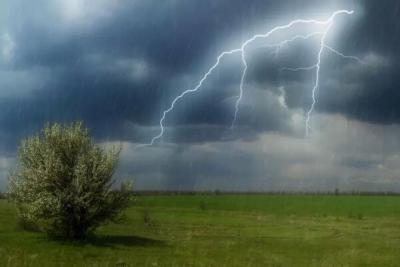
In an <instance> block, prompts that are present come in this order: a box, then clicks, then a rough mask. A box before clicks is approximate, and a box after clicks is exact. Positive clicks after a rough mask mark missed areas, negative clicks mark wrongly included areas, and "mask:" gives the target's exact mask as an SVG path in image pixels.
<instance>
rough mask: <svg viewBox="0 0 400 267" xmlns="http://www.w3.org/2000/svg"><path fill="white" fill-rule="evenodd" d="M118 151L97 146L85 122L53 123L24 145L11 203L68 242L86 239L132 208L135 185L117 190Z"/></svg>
mask: <svg viewBox="0 0 400 267" xmlns="http://www.w3.org/2000/svg"><path fill="white" fill-rule="evenodd" d="M119 151H120V150H119V149H118V150H116V149H115V148H113V149H111V150H106V149H104V148H103V147H101V146H99V145H96V144H95V143H94V141H93V139H92V138H91V137H90V135H89V133H88V130H87V128H85V127H84V126H83V124H82V123H80V122H79V123H73V124H70V125H60V124H53V125H47V126H46V127H44V129H43V130H42V131H41V132H40V133H39V134H37V135H36V136H33V137H31V138H28V139H26V140H24V141H22V144H21V146H20V148H19V151H18V162H17V166H16V169H15V171H13V172H12V174H11V175H10V177H9V182H10V198H11V200H12V201H13V202H14V203H16V205H17V207H18V214H19V216H20V219H21V220H22V221H24V222H25V224H26V222H28V223H29V224H34V225H37V226H38V227H39V229H40V230H44V231H45V232H47V233H49V234H51V235H55V236H59V237H64V238H73V239H79V238H84V237H85V236H87V235H88V234H89V233H91V232H93V231H94V230H95V229H96V227H98V226H99V225H101V224H102V223H105V222H107V221H110V220H115V219H117V218H118V217H119V215H120V214H121V211H122V210H123V209H124V208H126V207H127V205H128V202H129V196H130V192H131V188H132V187H131V185H130V184H122V186H121V189H120V190H119V191H116V190H113V188H112V185H113V181H114V180H113V178H112V176H113V174H114V171H115V169H116V166H117V163H118V158H119Z"/></svg>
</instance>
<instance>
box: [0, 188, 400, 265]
mask: <svg viewBox="0 0 400 267" xmlns="http://www.w3.org/2000/svg"><path fill="white" fill-rule="evenodd" d="M399 250H400V197H396V196H290V195H289V196H279V195H221V196H216V195H214V196H212V195H208V196H207V195H206V196H201V195H199V196H141V197H136V198H135V200H133V201H132V206H131V207H130V208H129V209H128V210H127V212H126V218H125V220H124V221H123V222H122V223H121V224H109V225H107V226H104V227H102V228H100V229H99V231H98V232H97V237H96V238H91V239H90V240H88V241H85V242H61V241H56V240H50V239H48V238H46V236H45V235H44V234H41V233H34V232H26V231H23V230H21V229H20V228H19V227H18V225H17V220H16V216H15V210H14V208H13V207H12V206H11V205H10V204H8V203H7V201H5V200H2V201H0V266H399V262H400V253H399Z"/></svg>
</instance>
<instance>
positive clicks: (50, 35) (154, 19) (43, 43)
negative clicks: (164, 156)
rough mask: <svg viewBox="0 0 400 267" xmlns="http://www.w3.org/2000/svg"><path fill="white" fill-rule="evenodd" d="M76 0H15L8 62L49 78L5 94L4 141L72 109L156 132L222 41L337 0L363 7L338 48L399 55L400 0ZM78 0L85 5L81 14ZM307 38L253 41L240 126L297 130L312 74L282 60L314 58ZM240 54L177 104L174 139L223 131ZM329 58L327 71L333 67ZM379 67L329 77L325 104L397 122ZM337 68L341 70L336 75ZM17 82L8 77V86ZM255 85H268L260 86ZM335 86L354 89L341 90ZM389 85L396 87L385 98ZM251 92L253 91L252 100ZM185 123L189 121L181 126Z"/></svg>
mask: <svg viewBox="0 0 400 267" xmlns="http://www.w3.org/2000/svg"><path fill="white" fill-rule="evenodd" d="M73 2H74V1H72V2H69V3H68V1H61V0H60V1H55V2H51V3H50V2H48V1H44V0H43V1H39V2H36V3H35V4H32V3H31V4H29V3H27V2H25V1H16V2H14V3H13V4H10V6H11V7H10V9H9V16H8V19H7V20H6V22H5V24H4V25H5V27H4V28H5V30H4V31H6V32H7V34H9V36H10V37H11V38H12V41H13V42H14V43H15V49H14V57H13V58H12V60H10V61H9V62H8V63H7V64H5V65H4V64H3V65H4V68H5V69H7V70H10V69H11V71H15V72H17V71H25V72H32V73H33V70H34V69H37V68H42V69H45V70H46V72H47V73H46V74H44V73H38V72H36V73H35V79H38V80H40V79H42V83H40V82H38V85H37V86H35V88H32V89H30V90H28V92H26V91H24V90H23V89H21V96H20V97H18V94H17V95H13V96H5V97H2V98H1V99H0V102H1V115H0V123H1V132H2V135H4V136H6V137H7V136H9V138H10V142H7V143H8V144H13V143H15V140H18V139H19V138H20V137H22V136H24V135H26V134H28V133H30V132H33V131H35V130H37V129H38V128H39V127H40V125H42V124H43V123H44V122H46V121H48V120H50V121H60V120H61V121H70V120H76V119H83V120H85V121H86V122H87V123H88V124H89V126H90V127H91V128H92V129H93V131H94V132H95V134H96V135H97V136H98V137H100V138H108V139H111V140H135V141H141V142H143V141H145V134H143V130H140V127H142V126H147V127H148V128H149V129H148V133H153V132H154V131H155V129H154V127H156V126H157V123H158V119H159V116H160V114H161V112H162V110H163V109H165V108H166V107H168V105H169V103H170V102H171V100H172V99H173V97H174V96H175V95H177V94H178V93H179V92H181V91H182V90H183V89H185V88H191V87H193V86H194V85H195V83H196V82H197V81H198V80H199V78H200V77H201V74H202V73H203V72H204V70H206V69H207V68H208V67H209V66H210V62H213V60H215V56H216V55H218V53H219V52H221V51H222V50H224V49H226V48H232V47H230V46H233V47H235V46H237V45H239V43H240V42H241V41H242V40H244V39H246V38H248V37H249V36H251V34H254V33H255V32H259V31H261V30H262V31H265V30H266V29H270V28H271V26H270V25H277V24H279V23H287V21H288V20H289V19H293V18H299V17H304V16H307V15H310V16H311V15H314V14H319V13H321V12H322V13H323V14H329V12H330V11H331V10H334V9H335V8H338V7H342V8H346V7H348V8H355V7H360V13H361V14H360V18H359V19H358V20H357V23H356V24H355V23H354V24H352V27H349V29H348V30H347V31H342V32H341V34H343V36H344V37H345V38H346V40H348V41H347V42H344V43H343V42H337V43H338V44H339V47H338V48H340V49H341V51H345V52H348V53H353V54H356V55H365V54H366V53H375V54H377V55H378V56H382V57H390V58H396V57H398V55H397V54H398V50H396V49H397V48H396V46H395V45H394V44H395V43H396V42H397V41H398V40H397V39H396V38H398V36H399V34H396V33H398V30H399V28H398V26H395V27H389V26H390V25H391V23H394V19H395V18H396V14H398V5H396V4H394V6H393V7H392V5H393V3H389V2H386V3H383V4H379V8H378V6H377V4H376V3H375V2H373V1H368V2H365V3H364V2H362V3H360V2H351V3H349V2H348V1H328V2H325V3H324V4H323V6H321V4H320V1H279V2H276V1H253V2H252V3H251V4H248V3H244V2H243V1H233V2H232V1H217V2H215V1H202V2H188V1H163V2H161V3H160V2H159V1H121V2H118V3H117V4H110V3H108V2H107V1H99V2H98V3H97V4H94V3H92V4H90V3H89V2H88V3H86V9H88V10H89V11H90V12H89V11H87V12H86V10H84V11H82V10H80V9H79V8H81V9H82V8H83V7H82V6H78V7H77V10H75V9H72V10H69V9H68V8H67V7H68V5H72V4H71V3H73ZM75 2H76V1H75ZM78 2H79V1H78ZM228 2H229V3H228ZM65 3H67V4H65ZM65 5H67V6H65ZM102 5H103V7H102ZM99 6H100V7H99ZM97 9H99V10H100V11H96V10H97ZM103 9H105V10H103ZM107 10H108V11H109V12H108V13H107V12H106V11H107ZM375 10H378V12H375ZM386 11H387V12H386ZM63 12H64V13H65V12H67V15H65V14H64V13H63ZM68 12H69V13H68ZM74 12H75V13H78V15H79V12H83V13H82V14H80V15H79V16H77V15H76V14H74ZM85 12H86V13H85ZM70 13H71V14H70ZM383 15H384V16H383ZM65 16H66V17H65ZM68 16H71V17H68ZM74 16H75V17H74ZM319 16H320V15H319ZM377 21H379V23H376V22H377ZM265 25H267V26H268V27H267V28H266V26H265ZM354 25H356V26H354ZM393 25H397V24H396V23H394V24H393ZM382 32H387V33H388V34H382ZM396 36H397V37H396ZM300 46H301V45H298V46H295V48H294V49H292V50H291V49H285V51H284V52H283V53H282V54H281V55H280V56H279V57H277V58H275V59H274V56H273V55H271V52H272V51H270V50H265V51H264V50H262V49H261V50H255V51H250V52H249V61H251V64H250V66H249V74H248V77H247V79H246V90H247V91H246V93H245V94H246V95H245V98H246V97H247V99H248V100H247V102H246V101H244V103H243V106H242V110H241V112H240V114H239V126H240V127H245V128H246V129H248V131H249V132H254V133H257V132H264V131H278V132H285V133H291V132H293V129H291V127H290V125H289V124H290V118H291V115H292V114H291V112H290V109H292V108H300V109H303V110H306V109H307V108H308V107H309V105H310V98H309V95H310V94H309V93H310V89H311V85H312V84H311V83H312V80H311V79H312V78H313V74H312V73H302V74H298V75H295V76H293V74H290V73H282V72H281V71H279V68H280V67H282V65H294V66H295V65H296V64H297V65H298V64H305V65H307V64H308V63H309V60H308V61H307V58H311V59H313V57H312V56H310V55H311V53H310V52H311V51H309V48H310V46H309V43H308V44H303V46H302V47H303V48H301V47H300ZM307 47H308V50H307ZM299 51H300V52H299ZM388 51H391V52H388ZM263 58H266V59H267V60H264V61H263V60H262V59H263ZM314 58H315V57H314ZM393 61H395V60H393ZM336 63H338V64H337V65H336V66H338V65H339V66H343V65H344V64H347V63H346V62H336ZM240 64H241V62H240V59H239V58H238V57H236V58H235V57H233V58H232V59H227V63H225V64H223V66H221V70H218V73H216V74H215V75H214V76H213V77H211V79H210V81H208V83H207V84H206V85H205V87H204V89H203V90H204V91H203V92H202V94H197V95H192V96H189V97H188V99H187V102H186V103H180V104H179V105H178V106H177V109H176V112H174V113H173V114H171V116H170V117H168V119H167V123H168V124H169V125H171V126H173V125H177V126H179V127H180V128H179V127H178V128H176V129H175V130H174V129H171V137H170V138H172V139H170V140H173V139H174V138H175V140H176V141H177V140H178V139H181V140H187V141H189V140H191V141H192V142H194V141H196V139H198V140H199V141H207V140H208V139H207V137H209V140H218V139H221V138H222V139H223V138H224V135H225V134H226V128H227V127H229V126H230V123H231V120H232V111H233V104H234V101H235V96H237V94H238V81H239V79H240V67H241V65H240ZM331 65H332V66H331ZM235 66H240V67H239V68H236V67H235ZM328 66H329V67H328V70H327V71H323V73H325V72H328V73H329V69H332V68H334V67H335V65H334V64H328ZM383 70H384V71H385V75H381V74H382V73H381V70H376V71H375V73H373V75H371V73H370V72H362V71H361V72H360V71H359V70H357V69H355V70H352V71H353V72H351V73H350V74H348V75H352V77H351V78H347V80H351V81H353V80H355V79H357V80H359V81H360V82H359V84H358V85H357V89H354V90H357V92H355V93H354V94H349V93H348V92H347V91H349V89H348V88H346V86H347V85H343V86H341V87H340V85H341V84H339V85H332V86H330V87H329V85H326V84H324V83H321V88H320V102H319V103H320V104H319V105H318V106H317V109H318V110H319V111H323V112H334V113H342V114H344V115H346V116H351V117H354V118H357V119H362V120H366V121H374V122H378V123H382V122H396V121H397V118H399V116H398V112H399V111H398V110H399V109H398V108H396V107H395V103H396V100H397V99H398V96H397V94H396V92H395V90H394V89H395V88H396V85H397V84H398V82H397V80H396V79H397V77H396V75H395V68H392V67H390V68H388V69H382V71H383ZM49 73H50V74H49ZM357 73H358V74H357ZM341 75H342V76H343V74H341V73H340V72H338V74H337V76H336V77H341ZM357 75H358V76H357ZM49 77H50V78H49ZM326 77H327V79H328V78H329V75H328V74H327V75H326ZM385 77H386V78H385ZM342 81H343V83H345V82H346V81H344V80H343V79H342ZM7 86H8V88H7ZM280 86H284V92H285V96H284V97H285V104H286V105H287V107H286V108H285V107H282V106H280V104H279V102H278V101H277V100H278V99H279V97H280V96H281V94H282V92H281V91H280V90H279V88H280ZM338 86H339V87H340V88H341V89H338V88H337V87H338ZM331 87H332V88H331ZM11 88H12V87H11V86H9V85H6V86H3V90H5V91H7V90H12V89H11ZM253 88H254V89H253ZM377 88H379V90H378V89H377ZM259 90H266V91H271V92H272V93H264V95H261V94H262V93H260V92H259ZM338 90H343V91H346V93H343V92H340V93H338V94H336V93H337V92H338ZM332 95H335V96H336V97H332ZM386 95H391V96H393V97H391V98H390V99H387V98H386V97H385V96H386ZM251 96H253V97H255V99H253V100H251V99H250V98H251ZM342 96H343V97H342ZM265 97H266V98H268V99H266V98H265ZM356 101H359V102H357V103H355V102H356ZM281 104H282V103H281ZM127 124H129V125H130V126H129V127H127V126H126V125H127ZM150 126H153V128H152V127H150ZM135 127H136V129H135ZM202 127H204V129H203V131H202V130H201V128H202ZM191 128H192V129H191ZM127 129H128V130H127ZM178 129H186V130H183V131H182V132H180V133H179V132H178ZM190 129H191V130H190ZM209 129H213V130H209ZM243 132H244V131H243ZM185 133H187V134H185ZM193 133H197V134H193ZM228 136H229V135H228ZM176 137H179V138H176ZM147 138H148V137H147ZM6 139H7V138H6ZM13 139H14V140H13ZM228 139H229V138H228ZM10 146H12V145H10Z"/></svg>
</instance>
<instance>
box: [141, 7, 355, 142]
mask: <svg viewBox="0 0 400 267" xmlns="http://www.w3.org/2000/svg"><path fill="white" fill-rule="evenodd" d="M343 14H345V15H351V14H353V11H352V10H337V11H335V12H333V13H332V14H331V16H330V17H329V18H328V19H326V20H315V19H296V20H293V21H291V22H289V23H288V24H285V25H282V26H277V27H275V28H273V29H272V30H270V31H268V32H266V33H263V34H256V35H254V36H253V37H251V38H250V39H248V40H246V41H245V42H243V43H242V45H241V46H240V48H236V49H232V50H228V51H224V52H222V53H221V54H220V55H219V56H218V57H217V59H216V61H215V63H214V65H212V66H211V67H210V68H209V69H208V71H207V72H206V73H205V74H204V75H203V76H202V78H201V79H200V81H199V82H198V83H197V85H196V86H195V87H194V88H192V89H187V90H185V91H183V92H182V93H181V94H179V95H178V96H177V97H175V98H174V100H173V101H172V102H171V104H170V106H169V107H168V108H167V109H166V110H164V111H163V113H162V116H161V119H160V122H159V126H160V127H159V129H160V130H159V133H158V134H157V135H155V136H154V137H153V138H152V139H151V141H150V143H148V144H142V145H139V146H151V145H154V143H155V142H156V141H157V140H159V139H160V138H162V136H163V135H164V132H165V127H164V122H165V119H166V117H167V115H168V114H169V113H170V112H171V111H173V109H174V108H175V105H176V104H177V103H178V102H179V101H180V100H182V99H183V98H184V97H185V96H186V95H189V94H193V93H196V92H198V91H199V90H200V89H201V87H202V85H203V83H204V82H205V81H206V80H207V78H208V77H209V76H210V75H211V74H212V73H213V71H214V70H215V69H216V68H217V67H218V66H219V64H220V62H221V60H222V59H223V58H224V57H225V56H228V55H233V54H236V53H240V54H241V59H242V64H243V70H242V75H241V79H240V84H239V95H238V96H237V99H236V102H235V113H234V117H233V121H232V127H233V126H234V125H235V122H236V120H237V116H238V113H239V106H240V102H241V100H242V97H243V93H244V83H245V79H246V75H247V69H248V63H247V60H246V49H247V47H248V46H249V45H251V44H252V43H253V42H254V41H256V40H258V39H267V38H268V37H270V36H271V35H272V34H274V33H276V32H278V31H282V30H286V29H289V28H291V27H293V26H294V25H297V24H319V25H326V27H325V30H324V31H322V32H321V31H319V32H313V33H311V34H308V35H295V36H294V37H292V38H290V39H287V40H284V41H282V42H280V43H278V44H275V45H269V46H270V47H271V46H274V47H277V48H278V50H279V49H280V48H281V47H282V46H284V45H288V44H289V43H291V42H293V41H296V40H298V39H308V38H311V37H313V36H316V35H321V39H320V48H319V51H318V57H317V63H316V64H315V65H313V66H310V67H305V68H286V69H287V70H307V69H309V68H310V69H315V70H316V79H315V83H314V86H313V89H312V104H311V107H310V109H309V110H308V112H307V119H306V135H308V133H309V130H310V117H311V114H312V112H313V110H314V108H315V104H316V92H317V89H318V87H319V76H320V68H321V56H322V53H323V51H324V48H327V49H328V50H330V51H331V52H333V53H335V54H338V55H340V56H342V57H346V58H353V57H352V56H345V55H343V54H342V53H340V52H338V51H336V50H335V49H333V48H331V47H329V46H327V45H326V44H325V39H326V36H327V35H328V32H329V30H330V29H331V27H332V25H333V24H334V19H335V17H336V16H338V15H343ZM353 59H355V57H354V58H353Z"/></svg>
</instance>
